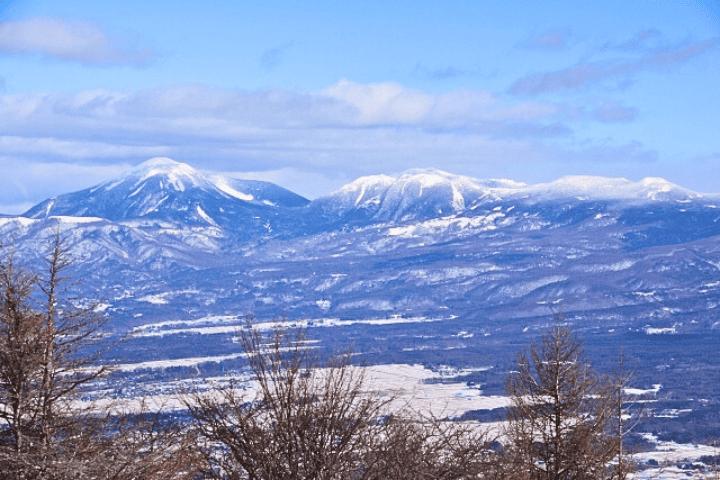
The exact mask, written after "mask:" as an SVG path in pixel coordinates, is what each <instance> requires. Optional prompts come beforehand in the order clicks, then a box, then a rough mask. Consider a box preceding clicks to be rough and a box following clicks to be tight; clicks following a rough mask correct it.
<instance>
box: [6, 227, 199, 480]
mask: <svg viewBox="0 0 720 480" xmlns="http://www.w3.org/2000/svg"><path fill="white" fill-rule="evenodd" d="M0 253H1V255H0V477H2V478H4V479H8V480H16V479H18V480H19V479H28V480H29V479H37V480H41V479H52V480H56V479H57V480H60V479H70V478H88V479H92V478H103V479H118V480H120V479H140V478H143V479H153V478H182V477H181V476H179V475H178V476H175V477H163V476H162V475H160V473H161V471H169V470H170V467H169V466H170V465H172V463H171V462H170V461H169V459H170V457H171V456H172V455H173V452H184V451H185V450H184V446H183V442H182V441H181V440H180V438H181V437H180V436H179V434H178V432H177V429H174V428H163V429H160V428H159V427H160V423H158V419H157V418H156V419H155V420H154V421H150V418H149V417H148V416H147V415H144V416H143V415H141V416H139V417H137V418H134V419H133V418H131V417H128V416H122V415H117V414H116V412H113V411H111V410H109V409H108V408H99V407H98V405H97V404H93V403H92V402H90V403H88V402H82V401H80V400H81V399H80V395H81V394H82V393H83V392H84V391H85V390H86V389H85V387H86V386H88V385H90V384H91V382H93V381H95V380H98V379H100V378H101V377H103V376H104V375H106V374H107V373H108V372H109V371H110V369H111V366H110V365H109V364H108V363H106V362H103V361H102V354H103V353H104V351H105V348H104V347H107V345H105V343H104V342H105V336H104V335H103V332H102V327H103V325H104V322H105V319H104V318H103V317H100V316H98V315H96V314H95V313H94V312H95V307H96V304H94V303H92V302H87V301H85V300H84V299H78V298H72V297H71V296H70V288H71V287H72V284H71V282H69V280H68V278H67V277H66V276H65V275H66V271H67V269H68V267H69V266H70V265H71V263H72V262H71V258H70V256H69V254H68V251H67V249H66V248H65V244H64V243H63V240H62V238H61V237H60V235H59V234H56V235H55V237H54V239H53V241H52V243H51V244H50V247H49V250H48V254H47V255H46V257H45V262H46V265H47V269H46V271H45V272H44V273H45V275H41V274H38V273H35V272H33V271H30V270H28V269H25V268H23V267H22V266H21V265H19V263H18V261H17V259H16V255H15V252H14V250H13V249H12V248H7V249H3V250H2V251H1V252H0ZM140 413H141V414H147V412H140ZM165 426H167V425H165ZM131 453H132V455H130V454H131ZM146 460H147V461H146ZM153 462H154V464H155V465H156V466H159V468H160V470H158V467H154V468H155V473H154V474H153V475H150V469H148V468H146V467H147V465H149V464H150V463H153ZM163 465H166V467H163ZM143 468H144V469H145V470H144V472H145V473H147V475H146V474H145V473H142V472H143ZM185 470H189V468H186V469H185ZM133 472H135V473H133ZM138 472H139V473H138Z"/></svg>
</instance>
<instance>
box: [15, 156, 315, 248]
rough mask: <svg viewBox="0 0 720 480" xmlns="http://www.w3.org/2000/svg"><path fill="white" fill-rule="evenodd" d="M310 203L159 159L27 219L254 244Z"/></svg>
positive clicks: (53, 202) (50, 203)
mask: <svg viewBox="0 0 720 480" xmlns="http://www.w3.org/2000/svg"><path fill="white" fill-rule="evenodd" d="M307 203H308V201H307V200H306V199H304V198H302V197H300V196H299V195H296V194H294V193H292V192H290V191H288V190H285V189H283V188H281V187H278V186H277V185H273V184H271V183H267V182H255V181H242V180H234V179H227V178H223V177H219V176H214V177H206V176H205V175H203V174H201V173H200V172H198V171H197V170H195V169H194V168H192V167H191V166H189V165H187V164H184V163H180V162H176V161H174V160H171V159H168V158H154V159H151V160H148V161H146V162H144V163H142V164H140V165H139V166H137V167H136V168H134V169H132V170H130V171H129V172H127V173H125V174H123V175H121V176H119V177H117V178H115V179H113V180H110V181H107V182H104V183H101V184H99V185H97V186H94V187H91V188H89V189H86V190H82V191H79V192H74V193H68V194H64V195H60V196H58V197H55V198H51V199H48V200H46V201H44V202H42V203H40V204H38V205H36V206H35V207H33V208H31V209H30V210H28V211H27V212H25V213H24V214H23V216H24V217H28V218H49V217H53V216H72V217H97V218H102V219H106V220H111V221H123V220H131V219H135V220H138V219H144V220H148V221H149V220H156V221H164V222H173V223H175V224H180V225H185V226H213V227H221V228H222V229H224V230H226V231H227V232H228V233H231V234H233V235H240V236H241V237H242V238H250V237H252V236H257V235H263V234H267V233H269V232H271V231H272V229H273V228H272V227H273V225H274V224H276V223H277V222H278V218H279V217H280V216H282V214H283V213H284V209H285V208H290V207H296V206H302V205H305V204H307Z"/></svg>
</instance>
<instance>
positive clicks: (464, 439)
mask: <svg viewBox="0 0 720 480" xmlns="http://www.w3.org/2000/svg"><path fill="white" fill-rule="evenodd" d="M239 337H240V343H241V345H242V348H243V349H244V352H245V353H246V355H247V358H248V360H249V364H250V370H251V371H252V373H253V376H254V379H255V385H256V386H255V392H254V393H251V394H249V393H247V391H243V390H242V386H241V385H240V384H237V383H235V382H230V383H229V384H227V385H224V386H220V387H217V388H215V389H212V390H210V391H195V392H192V393H190V394H187V395H186V396H185V402H186V405H187V407H188V409H189V411H190V414H191V416H192V418H193V420H194V424H195V427H196V429H197V431H198V432H199V434H200V436H201V437H202V438H204V439H205V443H204V444H203V451H204V454H205V462H206V466H205V468H204V469H203V472H204V474H205V475H206V476H207V477H210V478H217V479H233V480H236V479H237V480H240V479H251V480H279V479H283V480H295V479H297V480H299V479H303V480H314V479H317V480H336V479H337V480H340V479H353V480H364V479H367V480H380V479H388V478H393V479H399V480H402V479H430V478H432V479H441V480H455V479H457V480H460V479H470V478H478V474H479V473H480V472H481V471H482V467H483V465H485V463H486V461H487V459H486V457H487V454H488V452H487V448H488V445H489V443H488V442H487V440H486V436H485V435H484V433H483V432H481V431H479V430H478V429H477V428H471V427H469V426H463V425H460V424H456V423H453V422H442V421H440V420H437V419H427V418H422V417H420V416H419V415H415V414H413V413H412V412H411V411H410V410H408V409H402V410H401V411H398V412H394V413H393V412H392V408H393V407H394V405H393V398H392V397H391V396H380V395H378V392H376V391H373V390H372V388H371V385H370V382H369V381H368V378H366V377H365V370H364V369H362V368H359V367H355V366H353V365H351V364H350V362H349V359H350V357H349V356H348V355H341V356H335V357H333V358H332V359H331V360H330V361H329V362H327V363H326V364H325V365H323V366H322V368H321V366H320V365H319V363H318V362H317V361H316V359H315V357H314V356H313V355H312V353H311V352H310V351H308V350H307V349H306V344H305V343H304V340H305V336H304V333H303V332H302V331H300V330H281V329H280V330H276V331H275V332H273V334H272V335H271V336H270V337H269V338H265V337H263V336H262V335H261V333H260V332H259V331H257V330H255V329H253V328H246V329H244V330H242V331H241V332H239ZM473 427H474V426H473Z"/></svg>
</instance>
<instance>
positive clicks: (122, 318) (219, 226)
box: [0, 158, 720, 438]
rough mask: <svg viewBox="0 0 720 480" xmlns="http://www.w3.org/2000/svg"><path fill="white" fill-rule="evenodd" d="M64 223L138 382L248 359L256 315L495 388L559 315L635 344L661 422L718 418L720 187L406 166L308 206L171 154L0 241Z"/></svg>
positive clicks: (376, 357) (64, 201) (602, 359)
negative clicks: (238, 336)
mask: <svg viewBox="0 0 720 480" xmlns="http://www.w3.org/2000/svg"><path fill="white" fill-rule="evenodd" d="M56 232H60V234H61V235H62V236H63V237H64V238H65V241H66V245H67V246H68V248H69V249H70V252H71V254H72V255H73V257H74V258H75V260H76V262H75V263H74V265H73V269H74V270H73V272H71V276H73V277H74V278H77V279H79V280H80V282H79V284H78V287H77V288H76V290H77V291H76V292H74V293H75V294H76V295H77V296H79V297H80V298H83V297H85V298H93V299H97V300H99V301H100V304H99V307H98V312H102V313H103V314H105V315H107V316H108V318H109V323H108V325H109V328H110V330H111V332H113V334H117V335H120V336H123V337H125V336H126V335H127V334H128V332H129V333H130V337H129V340H127V339H126V341H125V342H123V343H122V346H121V347H119V352H120V353H118V355H119V357H121V358H131V359H133V361H134V362H136V363H135V365H136V366H135V367H127V371H132V372H134V373H133V375H136V376H135V377H134V380H133V382H135V381H137V382H140V383H139V384H141V383H142V382H143V381H147V382H155V381H157V380H158V379H159V378H166V376H167V375H168V374H167V373H162V372H164V371H165V370H164V369H165V368H166V366H168V365H170V366H172V365H182V367H177V368H176V369H175V370H176V371H178V372H181V373H182V372H184V373H182V375H197V374H198V373H201V374H203V375H216V374H220V372H223V371H225V369H226V368H227V369H232V368H235V367H236V365H235V363H233V362H237V361H238V360H237V358H238V356H237V345H236V343H235V340H234V332H235V331H236V329H237V328H242V320H241V319H242V318H243V317H245V316H248V315H251V316H253V317H254V318H255V319H256V321H258V322H261V323H262V322H268V321H271V320H273V319H284V321H288V322H296V323H301V324H303V325H306V326H308V328H309V329H310V330H309V334H310V336H311V338H313V339H314V340H313V341H317V342H319V343H318V345H323V348H327V349H332V350H335V349H338V348H339V349H344V348H350V347H351V348H353V349H354V350H357V351H358V352H359V353H360V354H362V355H363V358H364V361H366V362H369V363H393V362H397V363H411V364H412V363H419V364H423V365H426V366H427V367H428V368H445V367H444V366H447V365H453V366H456V367H458V368H460V367H462V368H465V367H473V368H475V367H478V366H481V367H482V369H481V371H482V372H485V373H483V374H482V375H481V376H480V377H477V378H476V377H473V382H476V383H474V385H476V386H481V387H478V388H482V389H483V391H486V392H489V393H492V394H502V392H503V391H502V377H503V375H504V372H506V371H508V369H509V368H511V365H512V361H513V356H514V355H515V353H516V352H517V348H518V347H519V346H520V345H522V344H525V343H526V342H527V341H528V340H529V339H531V338H534V336H535V335H537V333H538V332H540V331H542V329H544V328H546V327H547V325H549V324H551V323H552V322H554V321H557V319H558V318H561V319H562V321H564V322H567V323H570V324H571V325H572V326H573V328H575V329H576V330H577V331H578V332H579V333H581V334H582V335H583V336H584V337H585V339H586V343H587V347H588V349H589V350H590V353H591V354H592V358H593V359H594V361H596V362H598V363H599V364H600V365H604V366H606V367H608V368H614V367H613V366H612V365H613V362H614V358H615V357H614V355H615V353H617V350H618V348H619V346H620V345H623V346H624V348H625V356H626V362H627V365H629V366H630V367H631V368H632V369H633V370H634V372H635V376H636V377H635V378H636V381H637V384H638V387H640V388H645V389H649V391H650V390H652V391H654V392H656V397H657V398H656V400H657V401H658V402H660V398H661V397H662V402H664V403H662V402H660V403H658V404H657V405H656V406H655V407H654V408H656V409H657V410H656V411H657V413H658V418H662V419H663V420H662V422H663V423H662V428H665V429H667V428H670V427H668V425H670V424H668V421H667V418H668V416H667V415H665V414H662V412H665V410H668V409H669V410H668V411H682V412H693V413H692V414H691V413H683V415H684V417H683V415H680V414H678V415H676V416H677V417H678V418H679V423H677V425H676V427H673V428H676V429H677V430H678V431H679V430H682V429H685V430H683V431H686V433H687V432H688V431H693V432H701V431H703V429H706V430H707V431H708V432H710V433H712V434H716V433H717V428H720V425H717V426H716V427H717V428H716V427H713V425H715V424H713V423H712V422H713V421H715V422H716V419H717V418H720V395H718V392H717V385H720V366H718V364H717V359H716V358H715V357H716V353H717V343H718V340H720V315H719V314H718V312H719V310H718V306H719V305H720V196H707V195H699V194H697V193H695V192H692V191H689V190H686V189H683V188H681V187H679V186H677V185H674V184H671V183H669V182H667V181H665V180H663V179H657V178H648V179H644V180H642V181H639V182H631V181H628V180H625V179H616V178H599V177H584V176H573V177H563V178H561V179H559V180H556V181H554V182H550V183H544V184H536V185H527V184H524V183H519V182H514V181H511V180H478V179H474V178H470V177H466V176H461V175H452V174H449V173H445V172H442V171H439V170H411V171H408V172H405V173H402V174H400V175H397V176H388V175H377V176H368V177H362V178H359V179H357V180H355V181H354V182H352V183H350V184H348V185H345V186H344V187H342V188H341V189H339V190H338V191H336V192H333V193H331V194H329V195H327V196H324V197H321V198H318V199H315V200H312V201H309V200H307V199H305V198H302V197H301V196H299V195H296V194H294V193H292V192H290V191H288V190H286V189H283V188H281V187H279V186H277V185H273V184H271V183H267V182H256V181H245V180H236V179H230V178H224V177H220V176H208V175H203V174H201V173H200V172H198V171H196V170H195V169H193V168H192V167H190V166H189V165H186V164H183V163H179V162H176V161H173V160H170V159H165V158H160V159H152V160H149V161H147V162H145V163H143V164H141V165H139V166H138V167H136V168H134V169H132V170H131V171H129V172H127V173H125V174H124V175H121V176H119V177H118V178H115V179H113V180H110V181H108V182H105V183H102V184H99V185H97V186H94V187H92V188H89V189H86V190H82V191H79V192H73V193H68V194H64V195H59V196H57V197H54V198H51V199H48V200H45V201H44V202H41V203H40V204H38V205H36V206H35V207H33V208H31V209H30V210H28V211H27V212H25V213H24V214H23V215H18V216H4V217H0V242H2V244H3V245H4V246H5V247H6V248H7V247H8V246H12V248H13V249H14V251H15V254H16V255H17V256H18V257H19V258H22V259H24V260H25V261H27V262H29V263H30V264H34V265H36V266H38V267H39V268H40V267H42V265H43V261H42V253H43V250H42V249H43V246H44V245H47V243H48V241H49V240H50V239H51V238H52V237H53V236H54V235H55V233H56ZM613 352H615V353H613ZM142 365H163V367H155V366H147V367H142V368H141V366H142ZM190 366H192V367H190ZM158 368H159V369H160V370H157V369H158ZM143 369H145V370H143ZM183 369H185V370H183ZM143 372H144V373H143ZM478 375H480V374H478ZM660 384H662V385H663V387H662V389H660V390H659V393H657V392H658V390H657V389H656V388H655V387H654V385H660ZM123 388H124V387H123ZM474 388H475V387H474ZM697 412H700V413H697ZM689 415H694V417H693V418H694V420H693V422H692V423H691V424H689V423H688V422H687V418H688V416H689ZM713 419H715V420H713ZM716 423H717V422H716ZM688 425H691V426H688ZM658 428H660V427H658ZM713 428H715V430H713ZM693 429H694V430H693ZM713 432H714V433H713ZM710 433H709V434H710ZM688 434H689V433H688ZM693 438H694V437H693Z"/></svg>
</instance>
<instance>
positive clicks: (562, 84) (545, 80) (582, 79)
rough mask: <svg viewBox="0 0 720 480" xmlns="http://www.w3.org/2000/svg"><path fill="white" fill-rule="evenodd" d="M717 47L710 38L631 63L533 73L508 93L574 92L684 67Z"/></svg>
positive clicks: (618, 61)
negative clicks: (644, 72)
mask: <svg viewBox="0 0 720 480" xmlns="http://www.w3.org/2000/svg"><path fill="white" fill-rule="evenodd" d="M638 45H639V44H638ZM718 45H720V38H712V39H709V40H705V41H701V42H686V43H683V44H681V45H676V46H674V47H666V48H663V49H660V50H652V51H644V50H643V51H642V53H643V55H642V56H641V57H640V58H635V59H616V60H612V61H602V62H581V63H578V64H576V65H573V66H571V67H568V68H564V69H561V70H556V71H552V72H541V73H534V74H531V75H527V76H525V77H523V78H520V79H518V80H517V81H516V82H514V83H513V84H512V85H511V86H510V93H513V94H520V95H537V94H542V93H550V92H557V91H567V90H577V89H581V88H584V87H586V86H588V85H592V84H596V83H598V82H601V81H604V80H607V79H611V78H617V77H624V76H627V75H630V74H634V73H637V72H640V71H644V70H661V69H664V68H667V67H670V66H672V65H675V64H679V63H684V62H687V61H688V60H690V59H691V58H693V57H695V56H698V55H700V54H702V53H704V52H707V51H709V50H711V49H713V48H716V47H717V46H718ZM627 49H628V50H637V49H639V47H632V48H631V47H628V48H627Z"/></svg>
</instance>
